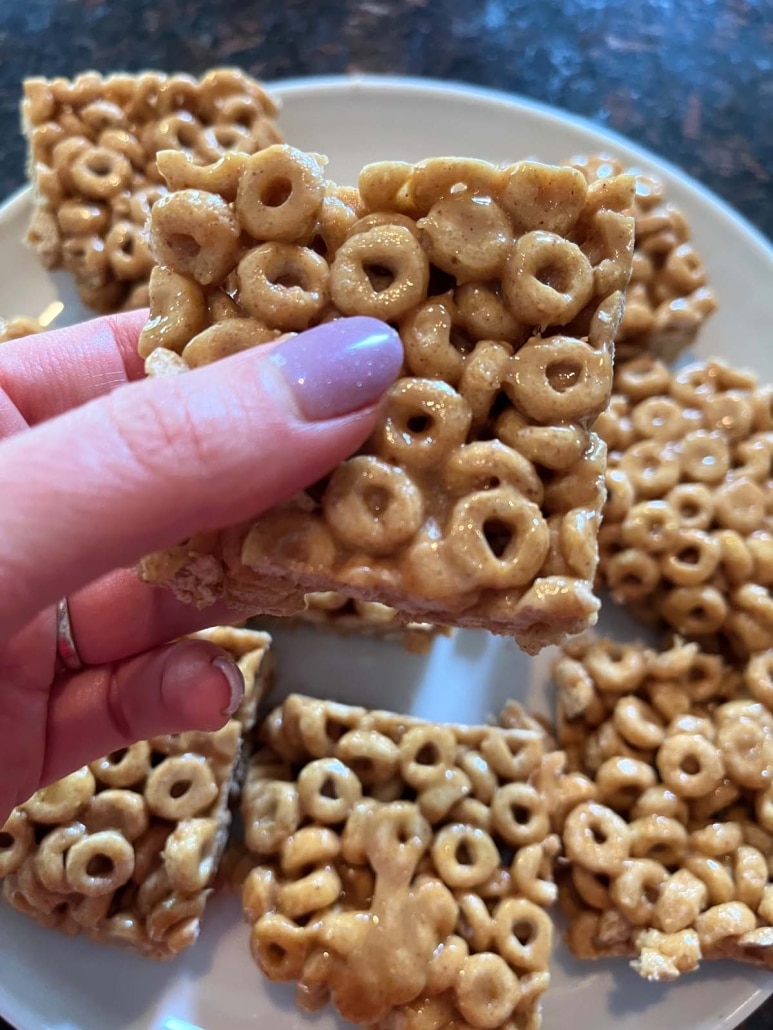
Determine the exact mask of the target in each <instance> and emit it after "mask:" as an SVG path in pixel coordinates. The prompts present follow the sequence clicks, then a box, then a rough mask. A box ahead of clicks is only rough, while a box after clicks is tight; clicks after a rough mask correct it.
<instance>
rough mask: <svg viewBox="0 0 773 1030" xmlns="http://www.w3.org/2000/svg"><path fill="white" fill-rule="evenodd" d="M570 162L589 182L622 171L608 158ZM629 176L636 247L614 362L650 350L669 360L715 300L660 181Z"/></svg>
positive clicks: (680, 215)
mask: <svg viewBox="0 0 773 1030" xmlns="http://www.w3.org/2000/svg"><path fill="white" fill-rule="evenodd" d="M569 164H571V165H572V167H574V168H578V169H579V170H580V171H581V172H582V173H583V175H584V176H585V177H586V178H587V180H588V182H597V181H598V180H600V179H602V180H603V179H605V178H608V177H609V176H610V175H621V174H622V173H623V172H624V171H626V169H625V166H624V165H623V164H622V163H621V162H620V161H618V160H616V159H615V158H613V157H609V156H607V155H602V156H596V157H576V158H573V159H572V160H571V161H570V162H569ZM630 174H632V175H635V177H636V198H635V201H634V207H633V213H634V217H635V219H636V246H635V248H634V254H633V272H632V274H631V282H630V285H629V287H628V290H627V293H626V303H625V313H624V315H623V319H622V322H621V323H620V328H619V330H618V333H617V337H616V340H615V359H616V360H617V361H618V363H621V362H623V361H629V360H630V359H631V358H634V357H638V356H639V355H640V354H641V353H642V352H644V351H649V352H650V353H652V354H655V355H657V356H658V357H660V358H663V360H665V361H673V360H674V358H676V356H677V355H678V354H679V353H680V352H681V351H682V350H684V349H685V348H686V347H688V346H689V345H690V344H691V343H692V341H693V340H694V339H695V337H696V335H697V334H698V331H699V330H700V328H701V326H702V325H703V324H704V322H705V321H706V319H707V318H708V317H709V316H710V315H711V314H712V313H713V312H714V311H715V310H716V307H717V301H716V298H715V296H714V291H713V289H712V288H711V287H710V286H709V285H708V279H707V275H706V270H705V268H704V265H703V259H702V258H701V256H700V254H698V252H697V251H696V250H695V247H694V246H693V244H692V243H691V242H690V237H691V235H692V234H691V231H690V225H689V223H688V221H687V219H686V217H685V216H684V214H683V213H682V212H681V211H680V210H679V209H678V208H677V207H675V206H674V205H673V204H672V203H671V202H670V201H668V200H666V197H665V189H664V186H663V183H662V182H660V181H659V180H658V179H656V178H655V177H654V176H652V175H649V174H644V173H642V172H639V171H637V170H635V169H630Z"/></svg>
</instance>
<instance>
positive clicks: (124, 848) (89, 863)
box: [65, 830, 134, 898]
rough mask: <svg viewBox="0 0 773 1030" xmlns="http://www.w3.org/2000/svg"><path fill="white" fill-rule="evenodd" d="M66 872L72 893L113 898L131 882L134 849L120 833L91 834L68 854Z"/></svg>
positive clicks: (114, 831)
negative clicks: (111, 895)
mask: <svg viewBox="0 0 773 1030" xmlns="http://www.w3.org/2000/svg"><path fill="white" fill-rule="evenodd" d="M65 872H66V876H67V882H68V884H69V886H70V889H71V890H73V891H77V892H78V893H79V894H85V895H86V897H88V898H97V897H101V896H102V895H103V894H112V893H113V892H114V891H116V890H117V889H118V888H119V887H122V886H123V885H124V884H125V883H127V882H128V881H129V880H130V879H131V875H132V873H133V872H134V849H133V848H132V846H131V844H130V843H129V842H128V841H127V840H126V838H125V837H124V836H123V835H122V834H120V833H119V832H118V831H117V830H100V831H99V832H98V833H90V834H88V835H87V836H86V837H83V839H81V840H78V841H76V842H75V843H74V844H73V845H72V847H71V848H70V849H69V850H68V852H67V858H66V860H65Z"/></svg>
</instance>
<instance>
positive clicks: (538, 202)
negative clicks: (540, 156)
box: [502, 161, 588, 236]
mask: <svg viewBox="0 0 773 1030" xmlns="http://www.w3.org/2000/svg"><path fill="white" fill-rule="evenodd" d="M587 192H588V186H587V182H586V181H585V178H584V177H583V175H582V173H581V172H579V171H577V169H575V168H570V167H565V166H561V167H558V166H552V165H541V164H537V163H536V162H534V161H519V162H518V163H517V164H516V165H514V166H513V168H512V169H511V170H510V171H509V172H508V174H507V177H506V179H505V183H504V187H503V189H502V205H503V207H504V208H505V209H506V210H507V212H508V214H509V215H510V217H511V218H513V219H514V220H515V221H516V222H517V223H518V227H519V228H520V229H522V230H523V231H525V232H530V231H532V230H534V229H541V230H543V231H545V232H552V233H557V234H558V235H559V236H564V235H565V234H566V233H568V232H569V230H570V229H571V228H572V227H573V226H574V224H575V223H576V222H577V219H578V218H579V217H580V214H581V213H582V209H583V207H584V206H585V198H586V195H587Z"/></svg>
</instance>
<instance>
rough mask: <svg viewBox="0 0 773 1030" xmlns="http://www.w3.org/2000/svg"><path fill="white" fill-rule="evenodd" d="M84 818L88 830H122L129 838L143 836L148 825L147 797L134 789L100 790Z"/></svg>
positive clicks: (134, 838)
mask: <svg viewBox="0 0 773 1030" xmlns="http://www.w3.org/2000/svg"><path fill="white" fill-rule="evenodd" d="M81 819H82V821H83V823H84V825H85V826H86V829H87V830H88V831H89V833H98V832H99V831H100V830H119V831H120V833H121V834H122V835H123V836H124V837H125V838H126V840H128V841H134V840H136V839H137V838H138V837H141V836H142V834H143V833H145V832H146V830H147V829H148V825H149V820H148V811H147V805H146V804H145V799H144V797H143V796H142V794H138V793H135V791H133V790H111V789H108V790H101V791H100V792H99V793H98V794H95V795H94V796H93V797H92V798H91V800H90V801H89V803H88V805H87V807H86V809H85V810H84V811H83V813H82V814H81Z"/></svg>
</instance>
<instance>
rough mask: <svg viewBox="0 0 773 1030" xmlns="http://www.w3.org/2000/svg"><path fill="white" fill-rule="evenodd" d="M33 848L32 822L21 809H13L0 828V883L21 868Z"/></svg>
mask: <svg viewBox="0 0 773 1030" xmlns="http://www.w3.org/2000/svg"><path fill="white" fill-rule="evenodd" d="M34 846H35V833H34V828H33V826H32V822H31V821H30V819H29V817H28V816H27V814H26V812H24V811H23V810H22V809H21V808H14V810H13V811H12V812H11V814H10V815H9V816H8V818H7V819H6V821H5V824H4V825H3V826H0V881H1V880H3V879H4V878H5V877H6V876H10V875H11V873H15V872H16V871H17V870H18V869H20V868H21V866H22V864H23V862H24V861H25V860H26V859H27V856H28V855H30V854H31V853H32V850H33V848H34Z"/></svg>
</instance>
